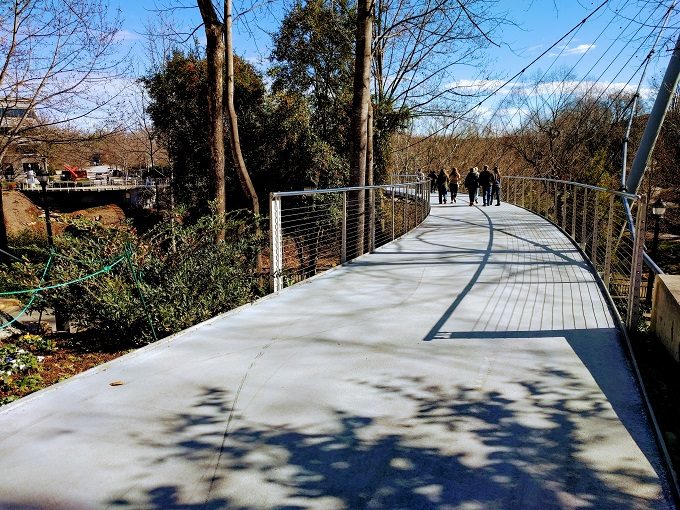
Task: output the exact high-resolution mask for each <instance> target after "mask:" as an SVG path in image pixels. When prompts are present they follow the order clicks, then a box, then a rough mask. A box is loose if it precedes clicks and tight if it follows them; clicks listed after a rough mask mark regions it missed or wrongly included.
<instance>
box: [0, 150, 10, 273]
mask: <svg viewBox="0 0 680 510" xmlns="http://www.w3.org/2000/svg"><path fill="white" fill-rule="evenodd" d="M3 159H5V151H2V154H0V171H2V161H3ZM8 248H9V247H8V245H7V227H6V226H5V208H4V206H3V202H2V188H1V187H0V250H2V251H0V262H2V261H4V260H6V259H7V256H6V255H5V253H4V252H6V251H7V250H8Z"/></svg>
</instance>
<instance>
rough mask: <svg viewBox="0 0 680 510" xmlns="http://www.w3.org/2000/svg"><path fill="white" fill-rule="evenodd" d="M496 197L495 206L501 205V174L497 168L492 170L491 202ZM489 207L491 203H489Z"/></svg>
mask: <svg viewBox="0 0 680 510" xmlns="http://www.w3.org/2000/svg"><path fill="white" fill-rule="evenodd" d="M494 197H496V205H501V172H500V170H498V167H497V166H496V167H494V169H493V181H492V182H491V202H493V199H494ZM489 205H491V203H489Z"/></svg>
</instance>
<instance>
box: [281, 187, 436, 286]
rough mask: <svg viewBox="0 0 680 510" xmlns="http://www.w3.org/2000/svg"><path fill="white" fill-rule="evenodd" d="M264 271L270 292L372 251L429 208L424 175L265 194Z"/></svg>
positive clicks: (410, 226)
mask: <svg viewBox="0 0 680 510" xmlns="http://www.w3.org/2000/svg"><path fill="white" fill-rule="evenodd" d="M270 202H271V203H270V233H271V243H270V264H269V266H270V275H271V289H272V291H274V292H276V291H279V290H281V289H282V288H284V287H287V286H289V285H292V284H293V283H297V282H299V281H302V280H304V279H306V278H309V277H310V276H313V275H315V274H317V273H319V272H322V271H324V270H326V269H329V268H331V267H334V266H337V265H339V264H343V263H345V262H347V261H349V260H352V259H354V258H356V257H358V256H360V255H362V254H364V253H367V252H372V251H373V250H374V249H376V248H378V247H379V246H382V245H384V244H386V243H388V242H390V241H392V240H394V239H396V238H398V237H400V236H402V235H404V234H405V233H406V232H408V231H409V230H412V229H413V228H415V227H416V226H417V225H419V224H420V223H421V222H422V221H423V220H424V219H425V218H426V217H427V215H428V214H429V212H430V187H429V182H428V181H416V182H405V183H394V184H390V185H382V186H363V187H352V188H337V189H323V190H309V191H289V192H278V193H272V194H271V195H270Z"/></svg>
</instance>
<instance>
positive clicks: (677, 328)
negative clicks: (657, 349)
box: [651, 274, 680, 362]
mask: <svg viewBox="0 0 680 510" xmlns="http://www.w3.org/2000/svg"><path fill="white" fill-rule="evenodd" d="M651 329H652V332H653V333H654V334H655V335H656V337H657V338H658V339H659V340H661V342H662V343H663V344H664V346H665V347H666V349H668V352H670V353H671V355H672V356H673V358H675V361H678V362H680V276H677V275H667V274H665V275H658V276H657V277H656V278H655V282H654V301H653V305H652V324H651Z"/></svg>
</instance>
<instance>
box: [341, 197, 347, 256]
mask: <svg viewBox="0 0 680 510" xmlns="http://www.w3.org/2000/svg"><path fill="white" fill-rule="evenodd" d="M345 262H347V192H346V191H343V192H342V234H341V245H340V263H341V264H344V263H345Z"/></svg>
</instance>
